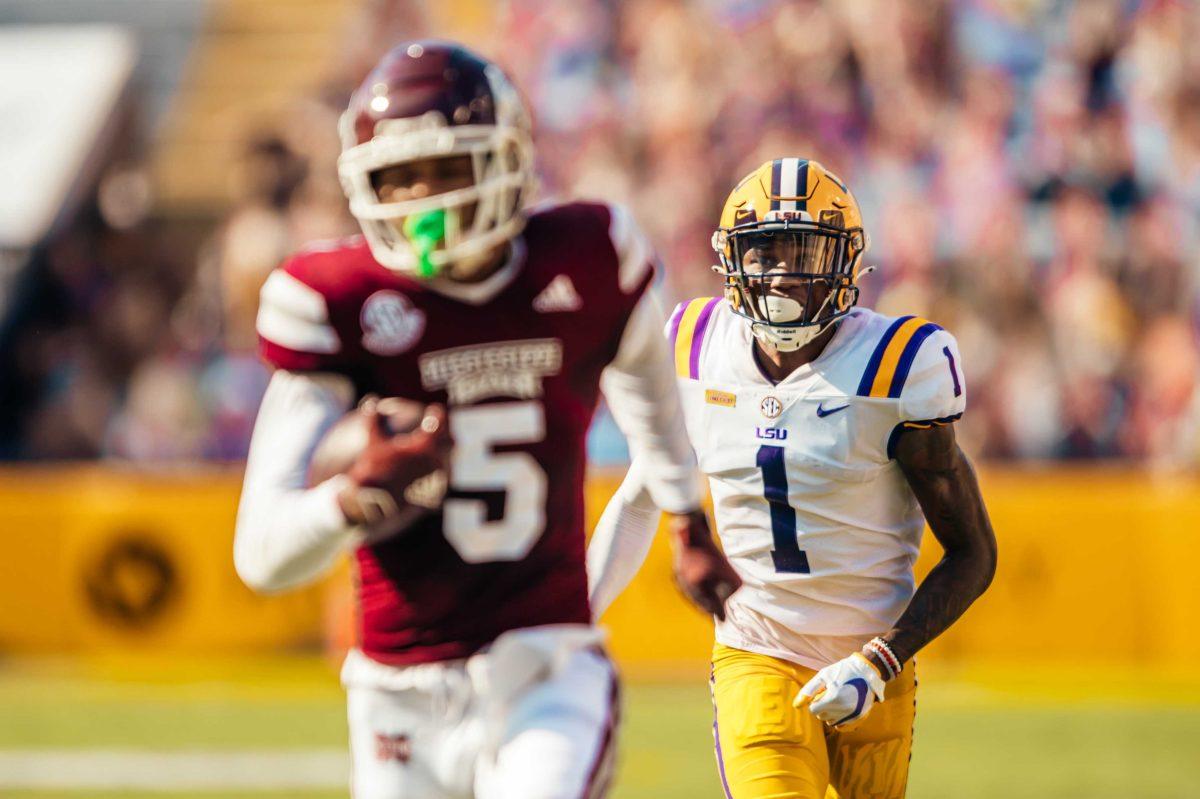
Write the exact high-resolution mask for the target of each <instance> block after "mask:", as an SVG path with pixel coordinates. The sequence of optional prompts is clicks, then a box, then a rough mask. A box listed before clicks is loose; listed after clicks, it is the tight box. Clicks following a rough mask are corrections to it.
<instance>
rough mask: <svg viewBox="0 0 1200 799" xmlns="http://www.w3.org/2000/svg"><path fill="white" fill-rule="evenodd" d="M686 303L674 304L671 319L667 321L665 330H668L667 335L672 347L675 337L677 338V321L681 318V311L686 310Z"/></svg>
mask: <svg viewBox="0 0 1200 799" xmlns="http://www.w3.org/2000/svg"><path fill="white" fill-rule="evenodd" d="M687 307H688V304H687V303H686V302H681V303H679V304H678V305H676V306H675V312H674V313H672V314H671V320H670V321H669V322H667V330H669V331H670V332H669V333H668V334H667V337H668V338H669V339H670V340H671V347H672V349H673V348H674V347H675V339H677V338H679V322H680V320H681V319H683V312H684V311H686V310H687Z"/></svg>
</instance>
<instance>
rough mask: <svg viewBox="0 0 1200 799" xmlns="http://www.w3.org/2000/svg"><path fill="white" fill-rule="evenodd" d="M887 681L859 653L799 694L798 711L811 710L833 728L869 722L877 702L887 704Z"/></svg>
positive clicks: (820, 673)
mask: <svg viewBox="0 0 1200 799" xmlns="http://www.w3.org/2000/svg"><path fill="white" fill-rule="evenodd" d="M883 688H884V683H883V677H881V676H880V674H879V671H878V670H877V669H876V668H875V666H874V665H872V664H871V662H870V661H869V660H867V659H866V657H864V656H863V655H862V654H860V653H858V652H855V653H854V654H853V655H851V656H850V657H848V658H844V659H842V660H839V661H838V662H837V663H833V664H831V665H829V666H826V667H825V668H823V669H821V670H820V671H818V672H817V674H816V676H815V677H813V678H812V679H811V680H809V681H808V682H807V683H805V685H804V687H803V688H801V689H800V693H798V694H796V699H795V701H794V702H793V703H792V704H794V705H795V706H796V707H804V705H806V704H807V705H808V706H809V710H810V711H811V712H812V714H813V715H814V716H816V717H817V718H819V719H820V720H821V721H823V722H825V723H826V724H828V725H830V726H831V727H838V728H842V727H847V726H850V725H852V724H854V723H855V722H857V721H860V720H861V719H863V718H865V717H866V715H867V714H868V713H870V712H871V707H872V706H873V705H874V704H875V702H876V700H878V701H880V702H882V701H883Z"/></svg>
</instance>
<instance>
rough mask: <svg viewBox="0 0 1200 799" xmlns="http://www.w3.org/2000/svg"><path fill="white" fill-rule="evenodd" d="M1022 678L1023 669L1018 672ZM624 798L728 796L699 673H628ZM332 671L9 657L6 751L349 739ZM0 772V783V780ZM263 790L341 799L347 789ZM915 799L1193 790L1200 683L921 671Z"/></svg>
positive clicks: (2, 694) (1137, 797) (309, 666)
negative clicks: (673, 677) (645, 676)
mask: <svg viewBox="0 0 1200 799" xmlns="http://www.w3.org/2000/svg"><path fill="white" fill-rule="evenodd" d="M1017 674H1021V675H1023V676H1022V677H1021V678H1018V677H1017V676H1016V675H1017ZM625 700H626V701H625V722H626V723H625V726H624V730H623V737H622V742H621V763H622V766H621V771H620V774H619V778H618V782H617V790H616V792H615V796H616V797H617V798H618V799H703V798H704V797H714V799H717V798H719V797H720V795H721V792H720V787H719V785H718V783H717V778H716V773H715V768H714V765H713V758H712V754H711V749H710V746H711V717H710V710H709V702H708V695H707V690H706V687H705V685H704V684H703V681H702V680H699V679H694V678H691V677H689V678H687V679H681V680H679V681H677V682H672V683H668V682H662V681H658V682H651V681H633V682H632V683H631V684H629V685H628V686H627V690H626V695H625ZM345 740H346V726H345V721H344V717H343V708H342V697H341V692H340V689H339V688H338V686H337V681H336V677H335V673H334V670H333V669H331V668H330V667H329V666H328V665H327V664H325V663H323V662H321V661H319V660H315V659H300V658H295V659H289V660H263V661H237V662H222V663H213V662H205V663H201V664H190V665H185V664H181V663H178V662H172V663H170V664H166V665H164V664H140V665H136V666H132V667H131V666H130V665H129V664H113V663H97V662H94V661H93V662H89V663H87V664H68V663H64V662H33V661H22V662H16V663H8V664H0V752H3V751H5V750H9V751H11V750H17V749H19V750H31V749H55V750H63V749H101V748H103V749H136V750H152V751H156V752H167V751H172V750H182V749H192V750H196V749H200V750H203V749H222V750H229V749H238V748H270V749H279V748H282V749H291V748H296V749H310V748H317V747H342V746H344V744H345ZM2 776H3V775H2V774H0V778H2ZM244 794H245V792H244V791H240V792H237V793H229V792H225V793H222V792H200V793H197V792H194V791H193V792H187V791H172V790H167V789H165V788H164V789H163V790H151V791H146V792H140V793H136V794H131V792H129V791H126V790H121V791H108V792H105V791H97V790H92V789H89V790H70V791H62V790H57V791H50V790H43V791H35V790H22V789H17V788H15V787H12V786H10V787H8V788H5V787H4V785H3V782H2V781H0V795H3V796H4V797H27V798H28V799H34V797H36V798H37V799H49V798H50V797H64V798H65V797H70V798H71V799H79V797H83V796H89V797H97V798H100V799H109V797H112V798H113V799H115V797H118V796H130V795H136V796H138V797H144V798H149V797H172V798H173V799H179V797H195V798H196V799H199V798H200V797H205V799H216V797H222V799H229V798H230V797H233V796H240V795H244ZM253 795H254V796H262V797H271V796H278V797H282V796H295V797H302V798H303V799H315V798H316V797H323V798H324V797H345V796H346V795H347V794H346V792H344V791H336V790H326V791H309V792H296V791H277V792H259V793H254V794H253ZM909 795H910V796H912V797H915V798H916V799H926V798H929V799H936V798H939V797H945V798H946V799H951V798H953V799H971V798H972V797H979V798H980V799H983V798H985V797H986V798H989V799H990V798H991V797H996V799H1000V798H1001V797H1004V799H1012V797H1056V798H1057V797H1061V798H1062V799H1070V798H1074V797H1078V799H1166V798H1167V797H1172V798H1173V799H1174V798H1179V799H1183V798H1184V797H1200V685H1197V683H1196V682H1195V681H1194V680H1193V681H1188V680H1183V679H1171V678H1169V677H1166V676H1162V675H1155V676H1154V677H1153V678H1148V677H1147V675H1145V674H1137V673H1127V674H1126V673H1122V674H1117V675H1114V674H1111V673H1108V672H1105V673H1096V672H1093V673H1091V674H1090V676H1087V677H1085V678H1083V679H1082V680H1081V679H1079V678H1078V677H1077V676H1076V675H1064V674H1063V673H1061V672H1060V673H1058V674H1057V675H1056V674H1054V673H1046V674H1041V675H1032V676H1030V675H1028V674H1026V673H1025V672H1017V671H1007V672H1006V671H1003V670H995V671H993V672H991V673H983V674H981V673H972V674H963V673H941V674H939V673H938V672H936V671H934V670H930V669H923V673H922V679H921V694H920V699H919V707H918V713H917V739H916V747H915V752H914V757H913V767H912V779H911V789H910V792H909Z"/></svg>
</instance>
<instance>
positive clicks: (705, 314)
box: [688, 297, 721, 380]
mask: <svg viewBox="0 0 1200 799" xmlns="http://www.w3.org/2000/svg"><path fill="white" fill-rule="evenodd" d="M720 301H721V298H720V297H713V298H712V299H711V300H709V301H708V302H707V303H705V305H704V308H703V309H702V310H701V311H700V316H698V317H697V318H696V327H695V330H694V331H693V333H692V353H691V355H690V356H689V358H688V376H689V377H691V378H692V379H693V380H699V379H700V349H701V348H702V347H703V346H704V331H705V330H706V329H707V328H708V320H709V319H710V318H712V313H713V309H714V308H716V307H717V303H718V302H720Z"/></svg>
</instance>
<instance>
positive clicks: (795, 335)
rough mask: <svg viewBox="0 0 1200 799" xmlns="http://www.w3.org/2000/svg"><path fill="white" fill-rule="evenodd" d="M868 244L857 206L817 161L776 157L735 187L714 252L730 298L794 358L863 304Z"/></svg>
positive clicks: (761, 333) (757, 330)
mask: <svg viewBox="0 0 1200 799" xmlns="http://www.w3.org/2000/svg"><path fill="white" fill-rule="evenodd" d="M868 245H869V239H868V237H867V234H866V232H865V231H864V230H863V226H862V213H861V211H860V210H859V207H858V201H857V200H855V199H854V195H853V194H851V193H850V190H849V189H848V188H846V184H845V183H843V182H842V181H841V179H840V178H838V177H837V175H835V174H833V173H832V172H830V171H829V170H828V169H826V168H825V167H823V166H821V164H819V163H817V162H816V161H806V160H804V159H803V158H777V159H775V160H774V161H768V162H767V163H765V164H763V165H762V166H760V167H759V168H758V169H756V170H754V171H753V172H751V173H750V174H749V175H747V176H746V177H744V178H742V181H741V182H740V183H738V185H737V186H735V187H734V189H733V192H732V193H730V195H729V199H727V200H726V201H725V208H724V209H723V210H722V211H721V226H720V227H719V228H718V229H717V231H716V232H715V233H713V237H712V246H713V249H714V250H716V251H717V257H718V258H719V259H720V265H719V266H715V267H713V269H714V270H715V271H716V272H718V273H719V274H721V275H722V276H723V277H724V278H725V297H726V299H728V300H729V302H730V304H731V305H732V306H733V309H734V311H735V312H737V313H738V314H740V315H742V316H744V317H746V318H747V319H749V320H750V324H751V330H752V331H753V333H754V335H755V336H756V337H758V338H759V339H760V340H762V341H764V342H766V343H769V344H771V345H773V346H775V347H776V348H777V349H780V350H784V351H792V350H796V349H799V348H800V347H802V346H804V345H805V344H807V343H808V342H809V341H811V340H812V339H813V338H815V337H816V336H818V335H820V333H821V331H823V330H825V329H826V328H827V327H828V326H829V325H830V324H831V323H832V322H834V321H835V320H837V319H840V318H841V317H843V316H845V315H846V314H847V313H849V311H850V309H851V308H853V307H854V304H855V303H856V302H858V286H857V281H858V278H859V275H860V267H859V264H860V262H861V260H862V256H863V253H864V252H866V250H867V247H868Z"/></svg>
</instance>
